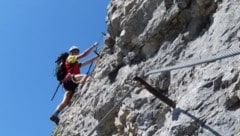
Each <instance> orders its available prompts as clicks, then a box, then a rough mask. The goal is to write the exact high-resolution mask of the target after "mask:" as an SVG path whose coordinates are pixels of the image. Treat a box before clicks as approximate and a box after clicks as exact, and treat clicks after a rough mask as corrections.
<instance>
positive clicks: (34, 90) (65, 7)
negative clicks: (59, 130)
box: [0, 0, 110, 136]
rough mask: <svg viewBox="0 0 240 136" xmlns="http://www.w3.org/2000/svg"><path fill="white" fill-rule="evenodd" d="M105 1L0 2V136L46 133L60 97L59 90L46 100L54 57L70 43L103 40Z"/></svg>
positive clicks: (53, 86) (42, 135) (52, 87)
mask: <svg viewBox="0 0 240 136" xmlns="http://www.w3.org/2000/svg"><path fill="white" fill-rule="evenodd" d="M109 1H110V0H84V1H83V0H38V1H37V0H0V61H1V66H0V74H1V78H0V85H1V90H0V91H1V95H0V104H1V109H0V136H49V135H51V133H52V131H53V130H54V128H55V124H53V123H52V122H51V121H50V120H49V116H50V114H51V113H52V112H53V111H54V110H55V107H56V106H57V105H58V103H59V102H60V101H61V99H62V96H63V90H62V89H61V88H60V90H59V91H58V93H57V95H56V97H55V99H54V101H53V102H52V101H50V99H51V97H52V95H53V93H54V91H55V89H56V87H57V84H58V82H57V81H56V79H55V77H54V76H53V73H54V67H55V64H54V61H55V59H56V57H57V55H58V54H59V53H60V52H63V51H66V50H68V48H69V47H70V46H71V45H77V46H79V48H80V50H84V49H86V48H88V47H89V46H90V45H91V44H93V43H94V42H95V41H98V42H100V43H102V42H103V39H102V38H103V37H101V32H106V22H105V18H106V13H107V5H108V3H109ZM91 55H92V56H93V54H91ZM87 69H88V67H86V68H85V69H83V70H82V69H81V71H82V72H83V73H84V72H86V71H87Z"/></svg>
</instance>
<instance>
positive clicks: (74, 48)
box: [68, 46, 79, 52]
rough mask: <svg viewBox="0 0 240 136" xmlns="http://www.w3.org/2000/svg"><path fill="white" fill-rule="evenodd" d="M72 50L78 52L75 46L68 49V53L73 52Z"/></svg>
mask: <svg viewBox="0 0 240 136" xmlns="http://www.w3.org/2000/svg"><path fill="white" fill-rule="evenodd" d="M73 50H78V51H79V48H78V47H77V46H72V47H70V48H69V50H68V51H69V52H71V51H73Z"/></svg>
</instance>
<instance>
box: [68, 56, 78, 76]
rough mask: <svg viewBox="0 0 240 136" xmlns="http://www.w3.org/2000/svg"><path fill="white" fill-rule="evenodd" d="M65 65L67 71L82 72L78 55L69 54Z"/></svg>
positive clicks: (72, 72)
mask: <svg viewBox="0 0 240 136" xmlns="http://www.w3.org/2000/svg"><path fill="white" fill-rule="evenodd" d="M65 66H66V69H67V73H71V74H80V66H79V64H78V58H77V55H69V56H68V58H67V60H66V62H65Z"/></svg>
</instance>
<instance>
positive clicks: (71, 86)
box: [50, 44, 98, 125]
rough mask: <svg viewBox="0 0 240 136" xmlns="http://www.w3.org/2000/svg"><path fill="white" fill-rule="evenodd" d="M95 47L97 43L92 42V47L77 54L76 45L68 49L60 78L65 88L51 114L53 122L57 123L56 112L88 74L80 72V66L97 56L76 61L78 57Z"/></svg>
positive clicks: (83, 55) (66, 104) (68, 100)
mask: <svg viewBox="0 0 240 136" xmlns="http://www.w3.org/2000/svg"><path fill="white" fill-rule="evenodd" d="M96 47H97V44H94V45H93V46H92V47H90V48H88V49H86V50H85V51H84V52H83V53H81V54H79V52H80V50H79V49H78V47H77V46H72V47H70V49H69V56H68V57H67V59H66V62H65V67H66V71H67V74H66V76H65V78H64V79H63V80H62V85H63V88H64V89H65V93H64V97H63V99H62V102H61V103H60V104H59V105H58V106H57V108H56V111H55V112H54V113H53V114H52V115H51V117H50V120H52V121H53V122H55V123H56V124H57V125H58V123H59V118H58V114H59V113H60V112H61V111H62V110H63V109H64V108H65V107H66V106H68V105H69V104H70V102H71V98H72V96H73V94H74V92H75V91H76V89H77V87H78V85H79V84H84V82H85V81H86V79H87V77H88V75H87V74H80V67H83V66H85V65H87V64H89V63H91V62H92V61H94V60H96V59H97V57H98V56H95V57H93V58H91V59H89V60H87V61H84V62H82V63H78V59H80V58H83V57H85V56H87V55H88V54H89V53H90V52H91V50H93V49H94V48H96Z"/></svg>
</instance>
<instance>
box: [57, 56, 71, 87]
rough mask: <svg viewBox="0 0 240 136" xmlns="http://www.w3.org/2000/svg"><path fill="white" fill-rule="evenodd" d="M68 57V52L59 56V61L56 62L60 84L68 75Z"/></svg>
mask: <svg viewBox="0 0 240 136" xmlns="http://www.w3.org/2000/svg"><path fill="white" fill-rule="evenodd" d="M68 55H69V54H68V53H67V52H64V53H61V54H59V56H58V57H57V60H56V61H55V63H56V68H55V76H56V78H57V80H58V81H59V82H62V80H63V79H64V78H65V76H66V75H67V70H66V66H65V61H66V60H67V57H68Z"/></svg>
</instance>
